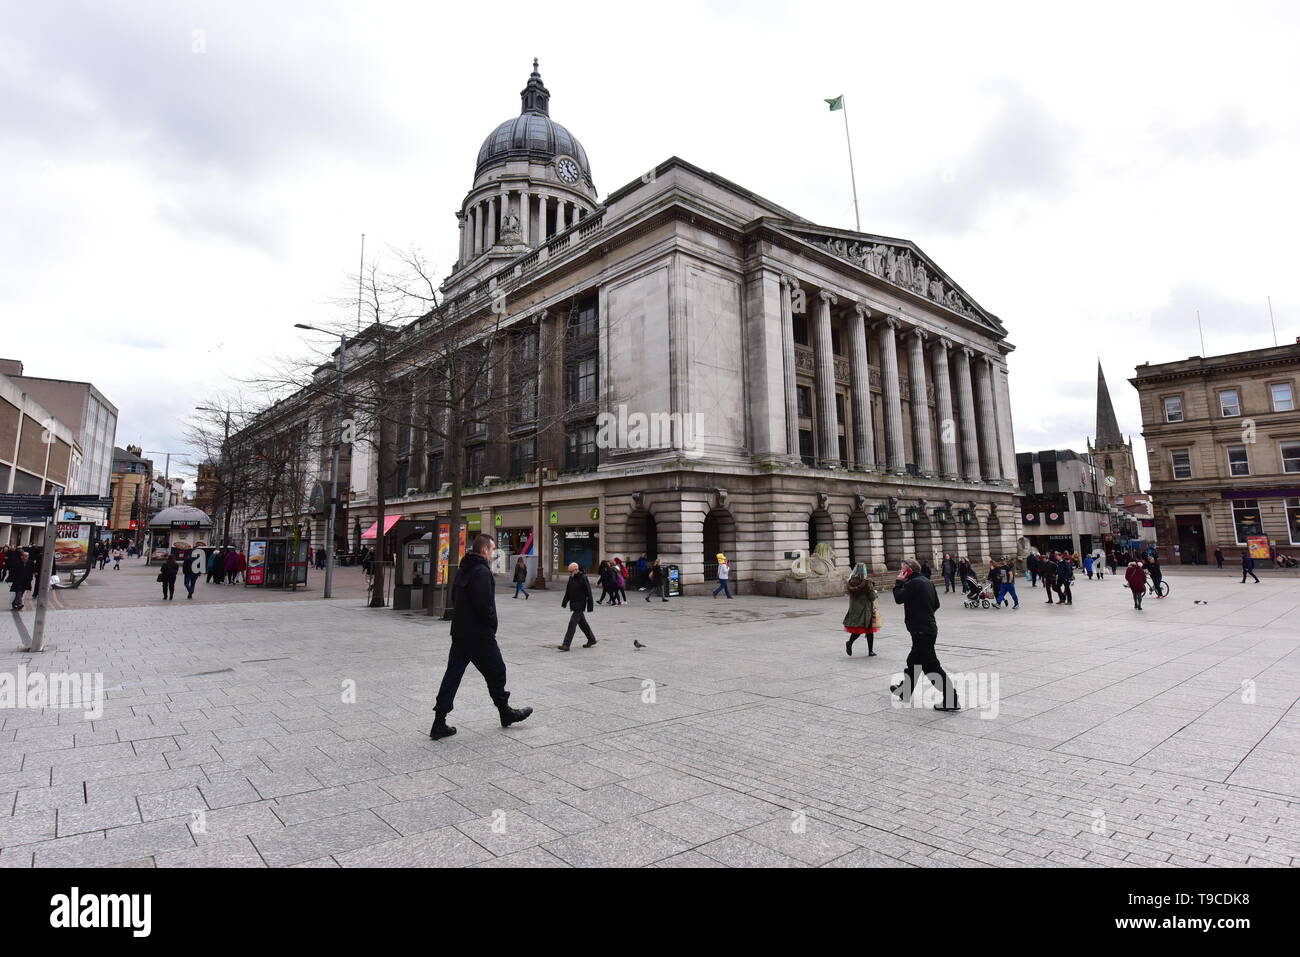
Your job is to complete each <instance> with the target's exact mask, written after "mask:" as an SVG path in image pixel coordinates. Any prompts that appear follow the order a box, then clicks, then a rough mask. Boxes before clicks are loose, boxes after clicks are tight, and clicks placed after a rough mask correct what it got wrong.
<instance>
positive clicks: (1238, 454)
mask: <svg viewBox="0 0 1300 957" xmlns="http://www.w3.org/2000/svg"><path fill="white" fill-rule="evenodd" d="M1228 474H1229V475H1249V474H1250V459H1249V458H1248V457H1247V456H1246V447H1245V446H1244V445H1229V446H1228Z"/></svg>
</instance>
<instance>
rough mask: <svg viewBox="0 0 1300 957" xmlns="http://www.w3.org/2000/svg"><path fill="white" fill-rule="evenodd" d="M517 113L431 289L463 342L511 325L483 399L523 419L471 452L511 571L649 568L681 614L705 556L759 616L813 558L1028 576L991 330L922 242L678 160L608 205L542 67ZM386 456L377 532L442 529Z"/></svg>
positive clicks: (367, 516)
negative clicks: (390, 471) (508, 351)
mask: <svg viewBox="0 0 1300 957" xmlns="http://www.w3.org/2000/svg"><path fill="white" fill-rule="evenodd" d="M521 98H522V110H521V113H520V115H519V116H518V117H516V118H514V119H511V120H508V121H506V122H505V123H502V124H501V125H499V126H498V127H497V128H496V129H495V130H494V131H493V132H492V133H491V134H490V135H489V136H488V138H487V139H486V140H485V141H484V143H483V145H482V148H481V149H480V151H479V153H478V158H477V163H476V167H475V175H474V179H473V183H472V185H471V188H470V190H469V192H468V193H467V194H466V197H465V202H464V204H463V206H462V208H461V210H460V211H459V212H458V214H457V220H458V223H459V227H460V231H461V241H460V245H459V255H460V258H459V260H458V261H457V263H456V265H455V267H454V268H453V270H452V272H451V274H450V275H449V276H448V277H447V279H446V281H445V284H444V286H443V293H444V295H445V297H446V303H447V307H448V308H449V310H450V311H451V313H452V314H453V315H455V316H457V317H462V318H463V317H470V318H473V317H475V316H483V317H487V316H489V314H490V313H492V312H493V311H495V312H496V313H498V314H503V315H504V316H505V319H504V321H503V322H502V323H501V325H502V328H503V330H504V333H506V334H507V335H511V336H514V338H513V339H512V340H511V342H512V343H513V345H510V346H505V347H508V348H517V349H519V350H520V353H521V355H522V356H523V357H524V361H522V362H521V363H519V364H518V365H517V366H516V365H512V366H511V367H510V369H511V371H509V372H508V373H505V374H503V375H502V376H501V377H500V378H499V379H498V380H497V381H494V382H493V384H492V388H494V389H504V390H509V391H510V394H511V395H512V396H518V397H519V401H520V403H521V408H522V409H523V410H524V411H523V413H521V414H516V413H514V412H512V413H511V414H510V415H507V416H504V417H501V418H499V419H496V420H493V421H489V422H485V423H482V424H481V431H480V432H479V433H476V436H475V437H474V438H473V439H472V443H473V444H472V446H471V448H470V451H469V455H468V459H467V461H466V468H465V472H466V483H467V487H466V488H465V491H464V505H465V509H466V511H468V512H471V513H472V514H473V515H474V516H475V519H476V521H474V522H473V523H472V525H471V527H474V526H477V527H480V528H482V529H485V530H488V529H494V530H496V532H497V533H498V535H499V537H500V539H501V544H502V548H503V551H505V552H506V553H508V554H513V553H516V552H520V551H523V550H525V549H528V550H530V551H532V550H534V549H537V548H538V546H539V545H540V549H538V550H539V551H540V557H541V561H542V564H543V567H544V568H545V569H546V570H547V573H548V575H549V574H551V573H553V572H554V571H555V570H556V569H557V568H562V567H563V565H564V564H566V563H567V562H568V561H570V560H576V561H579V563H580V564H582V565H584V566H586V567H588V568H592V567H594V565H595V564H596V563H597V562H598V561H599V560H600V559H601V558H602V557H612V556H615V555H619V556H623V557H624V558H626V559H629V560H635V559H636V558H637V557H638V556H639V555H641V554H646V555H647V556H648V557H649V558H655V557H658V558H660V559H662V560H663V561H665V562H667V563H671V564H674V565H677V566H678V569H679V572H680V579H681V582H682V583H683V587H684V590H685V591H686V592H688V593H690V592H692V591H700V590H703V589H704V588H706V587H709V586H707V585H706V584H705V583H706V582H707V581H709V580H710V579H711V578H712V577H713V575H714V574H715V571H714V566H715V556H716V553H717V552H724V553H725V554H726V555H727V557H728V559H729V561H730V563H731V565H732V568H733V579H734V580H736V581H738V583H739V586H740V587H741V589H742V590H744V589H746V588H748V589H750V590H751V591H757V592H766V593H774V592H776V591H777V590H778V588H779V587H781V585H780V583H781V582H782V581H783V580H786V579H787V578H788V576H789V572H790V567H791V563H792V556H793V555H794V553H796V552H801V551H808V550H810V549H811V548H812V547H813V546H815V545H817V544H822V543H824V544H827V545H829V546H830V547H831V548H832V549H833V551H834V555H835V557H836V560H837V562H838V563H839V564H840V565H841V566H845V565H847V564H849V563H851V562H859V561H861V562H866V563H867V564H868V565H869V566H870V567H871V568H872V569H873V571H883V570H884V569H885V567H886V566H889V567H891V568H896V567H897V565H898V563H899V562H900V561H901V560H902V559H903V558H905V557H912V556H917V555H919V556H922V557H926V558H928V557H930V556H931V555H933V554H936V553H941V552H943V551H951V552H957V553H963V554H967V555H969V556H970V558H971V559H972V560H981V559H985V558H987V557H989V556H992V555H999V556H1000V555H1005V554H1014V551H1015V542H1016V538H1017V536H1018V535H1019V534H1020V523H1019V515H1018V508H1017V506H1016V490H1015V485H1016V482H1015V477H1016V463H1015V449H1014V438H1013V433H1012V423H1011V412H1010V399H1009V391H1008V379H1007V357H1008V355H1009V353H1010V352H1011V351H1012V349H1013V348H1014V347H1013V346H1012V345H1011V344H1010V343H1009V342H1008V341H1007V336H1006V330H1005V329H1004V328H1003V326H1002V324H1001V322H1000V321H999V320H998V318H997V317H996V316H994V315H992V314H991V313H989V312H987V311H986V310H985V309H984V308H983V307H982V306H981V305H979V304H978V303H977V302H976V301H975V300H974V298H972V297H971V295H970V294H969V293H967V292H966V291H965V290H964V289H963V288H962V287H961V286H959V285H958V284H957V283H956V282H955V281H954V280H953V279H952V278H951V277H950V276H948V274H947V273H945V272H944V271H943V270H942V269H941V268H940V267H939V266H938V265H937V264H935V263H934V262H933V261H932V260H931V259H930V258H929V257H927V256H926V255H925V253H923V252H922V251H921V249H920V248H918V247H917V246H916V245H915V244H914V243H912V242H910V241H908V240H902V239H894V238H889V237H885V236H878V235H873V234H869V233H856V232H852V231H848V230H842V229H835V228H830V227H823V226H818V225H816V224H814V223H812V222H809V221H808V220H805V219H802V218H801V217H799V216H797V215H795V214H794V213H792V212H790V211H788V210H786V209H784V208H782V207H780V206H778V205H776V204H775V203H773V202H771V201H769V200H767V199H764V198H763V197H760V196H758V195H756V194H754V193H752V192H750V191H749V190H746V189H744V188H743V187H741V186H738V185H736V184H735V183H732V182H730V181H728V180H726V179H724V178H722V177H720V176H718V175H716V174H714V173H710V172H706V171H705V170H702V169H699V168H697V167H695V166H692V165H691V164H690V163H687V162H685V161H684V160H681V159H678V158H676V157H673V158H670V159H668V160H666V161H664V162H662V163H659V164H658V165H656V166H654V167H652V168H648V169H647V170H646V171H645V173H644V174H643V175H642V176H640V177H639V178H638V179H636V180H634V181H633V182H631V183H628V184H627V185H625V186H623V187H621V188H619V189H616V190H615V191H614V192H612V193H610V194H609V195H608V196H607V197H606V198H605V199H604V200H603V201H600V200H598V198H597V192H596V189H595V186H594V184H593V182H592V179H591V169H590V165H589V162H588V159H587V155H586V153H585V151H584V150H583V148H582V147H581V145H580V144H579V143H578V141H577V139H576V138H575V137H574V136H573V135H572V134H571V133H569V132H568V131H567V130H566V129H564V128H563V127H562V126H560V125H559V124H558V123H555V122H554V121H552V120H551V119H550V116H549V99H550V94H549V92H548V91H547V90H546V89H545V87H544V86H543V85H542V82H541V77H540V75H539V74H538V72H537V70H536V65H535V66H534V72H533V74H532V76H531V77H530V78H529V80H528V84H527V86H526V87H525V89H524V91H523V92H522V94H521ZM349 355H351V353H350V352H349ZM530 356H537V357H541V358H540V359H539V360H538V361H536V363H535V364H534V363H533V362H532V361H531V360H530V359H529V357H530ZM348 361H349V363H351V359H350V358H349V360H348ZM534 406H536V407H537V409H538V410H539V411H538V412H537V413H536V414H533V409H534ZM397 439H398V450H397V471H396V479H395V480H394V481H393V482H392V487H391V489H389V491H390V492H391V493H393V494H390V495H387V501H388V504H387V506H386V508H387V511H388V512H389V513H390V514H394V513H396V514H401V515H404V516H406V517H408V518H412V519H421V518H428V517H433V516H445V515H446V513H447V507H448V496H447V495H446V494H445V487H446V482H447V475H446V465H445V457H444V450H443V449H442V448H441V447H440V445H439V443H438V442H437V440H436V439H434V438H433V437H432V436H431V435H420V434H418V430H405V431H404V432H401V433H399V435H398V436H397ZM538 459H540V460H541V461H542V462H543V463H545V465H546V467H547V468H548V469H551V470H553V476H552V477H551V478H548V480H547V481H546V485H545V502H544V505H543V508H542V526H543V527H542V528H541V530H540V532H541V533H540V534H538V528H537V526H538V503H537V500H538V488H537V484H536V481H535V479H536V473H535V471H533V469H534V465H535V462H536V461H537V460H538ZM348 472H349V474H348V475H347V477H346V482H347V483H348V484H345V485H344V488H345V489H346V488H348V487H349V485H350V491H351V498H350V503H349V519H348V521H349V528H348V535H349V538H350V540H351V543H352V544H353V545H359V544H360V537H361V534H362V530H363V529H365V528H366V527H367V526H369V525H370V524H371V523H372V522H373V521H374V520H375V508H374V501H375V494H376V488H375V485H376V482H377V481H378V477H377V463H376V462H375V461H374V456H373V455H371V456H369V457H367V456H366V455H364V454H361V452H360V448H359V447H358V448H357V449H355V450H354V454H353V456H352V459H351V464H350V468H349V470H348Z"/></svg>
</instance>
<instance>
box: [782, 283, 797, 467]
mask: <svg viewBox="0 0 1300 957" xmlns="http://www.w3.org/2000/svg"><path fill="white" fill-rule="evenodd" d="M794 285H795V284H794V280H793V279H791V278H790V277H789V276H782V277H781V359H782V362H783V364H784V368H785V453H786V455H788V456H789V457H790V458H791V459H792V460H795V461H797V460H798V458H799V395H798V393H797V392H796V391H795V368H794V314H793V313H792V312H791V309H790V290H791V289H792V288H794Z"/></svg>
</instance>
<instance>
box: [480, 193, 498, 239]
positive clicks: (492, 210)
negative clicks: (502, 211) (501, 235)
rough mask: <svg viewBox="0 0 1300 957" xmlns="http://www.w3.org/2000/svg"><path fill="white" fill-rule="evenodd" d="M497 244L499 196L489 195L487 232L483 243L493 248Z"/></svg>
mask: <svg viewBox="0 0 1300 957" xmlns="http://www.w3.org/2000/svg"><path fill="white" fill-rule="evenodd" d="M496 244H497V198H496V197H495V196H489V197H488V201H487V234H486V235H485V236H484V237H483V245H484V247H485V248H487V249H491V248H492V247H493V246H495V245H496Z"/></svg>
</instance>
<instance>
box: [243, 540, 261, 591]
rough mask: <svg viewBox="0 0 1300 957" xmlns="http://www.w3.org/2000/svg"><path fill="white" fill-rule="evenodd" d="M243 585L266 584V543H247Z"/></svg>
mask: <svg viewBox="0 0 1300 957" xmlns="http://www.w3.org/2000/svg"><path fill="white" fill-rule="evenodd" d="M244 584H245V585H264V584H266V542H264V541H261V542H249V543H248V570H247V571H246V572H244Z"/></svg>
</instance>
